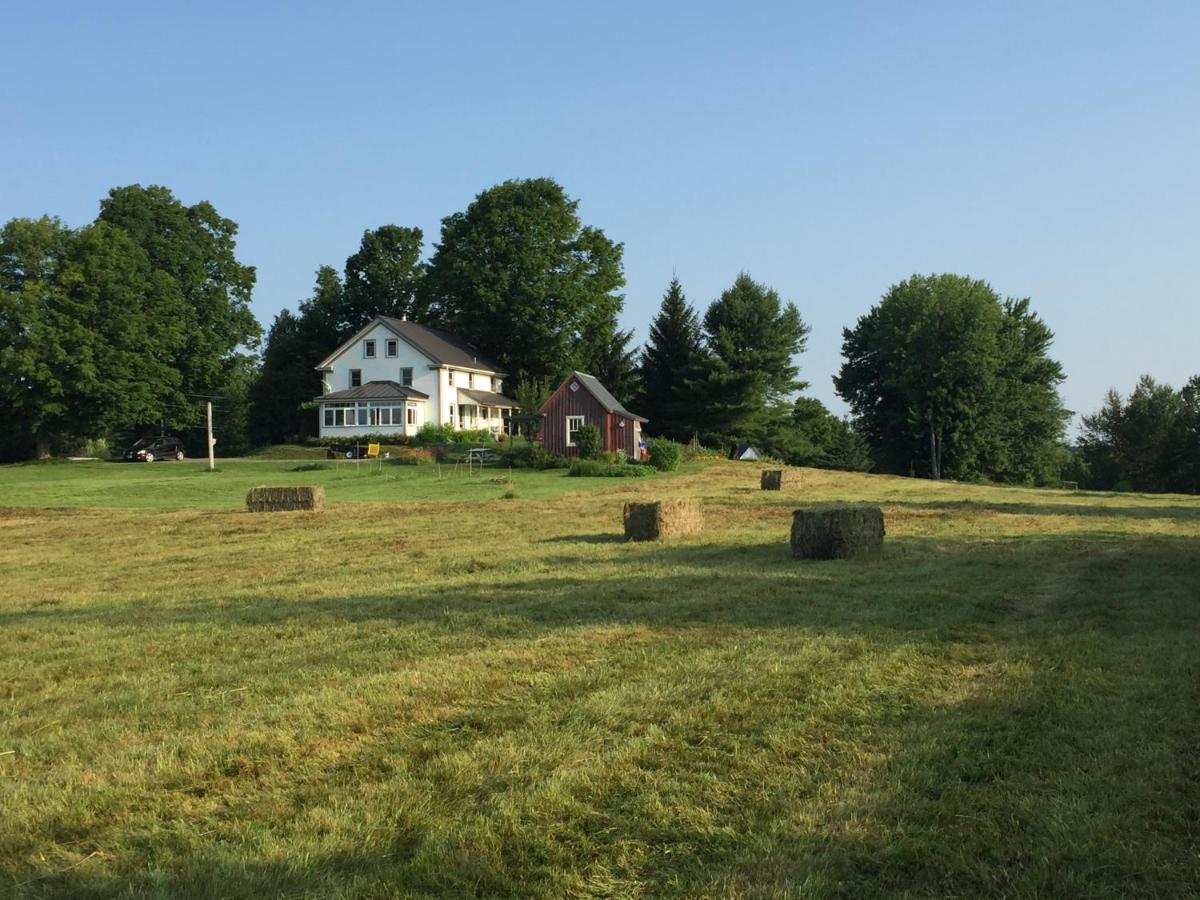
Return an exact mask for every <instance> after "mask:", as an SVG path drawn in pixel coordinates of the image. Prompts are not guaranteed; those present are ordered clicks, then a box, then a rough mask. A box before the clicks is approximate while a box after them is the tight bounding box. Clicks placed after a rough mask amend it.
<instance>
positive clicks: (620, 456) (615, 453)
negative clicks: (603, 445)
mask: <svg viewBox="0 0 1200 900" xmlns="http://www.w3.org/2000/svg"><path fill="white" fill-rule="evenodd" d="M597 459H599V460H600V461H601V462H606V463H608V464H609V465H613V466H620V465H624V464H625V463H626V462H627V460H626V457H625V454H624V453H622V452H621V451H620V450H601V451H600V455H599V456H598V457H597Z"/></svg>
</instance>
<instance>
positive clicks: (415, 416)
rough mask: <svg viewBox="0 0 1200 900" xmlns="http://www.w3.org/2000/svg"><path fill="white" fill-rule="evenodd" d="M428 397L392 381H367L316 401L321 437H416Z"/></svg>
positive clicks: (423, 417) (423, 416)
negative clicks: (393, 435)
mask: <svg viewBox="0 0 1200 900" xmlns="http://www.w3.org/2000/svg"><path fill="white" fill-rule="evenodd" d="M428 400H429V395H428V394H423V393H422V392H421V391H418V390H414V389H413V388H411V387H405V386H404V385H402V384H399V383H397V382H395V381H368V382H367V383H366V384H363V385H360V386H358V387H353V388H350V389H349V390H345V391H335V392H334V393H332V394H324V395H322V396H320V397H317V398H316V402H317V404H318V406H319V407H320V419H319V421H320V423H321V436H322V437H356V436H359V435H367V434H407V435H415V434H416V433H417V429H419V428H420V427H421V426H422V425H423V424H424V423H425V409H426V406H427V404H428Z"/></svg>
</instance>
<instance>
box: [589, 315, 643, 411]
mask: <svg viewBox="0 0 1200 900" xmlns="http://www.w3.org/2000/svg"><path fill="white" fill-rule="evenodd" d="M632 340H633V332H632V331H621V330H620V329H614V330H613V333H612V337H611V339H610V340H608V341H607V342H606V343H604V344H602V345H601V346H600V348H599V350H598V351H597V352H596V353H595V354H594V355H593V357H592V359H591V361H590V363H588V366H587V368H586V369H585V370H584V371H586V372H588V373H589V374H591V375H595V376H596V377H597V378H598V379H600V383H601V384H603V385H604V386H605V387H606V388H608V391H609V393H611V394H612V395H613V396H614V397H616V398H617V399H618V400H619V401H621V403H623V404H629V403H632V402H633V399H634V398H635V397H637V396H638V393H639V376H638V369H637V363H636V361H635V360H636V357H637V350H636V349H635V348H632V347H630V346H629V342H630V341H632Z"/></svg>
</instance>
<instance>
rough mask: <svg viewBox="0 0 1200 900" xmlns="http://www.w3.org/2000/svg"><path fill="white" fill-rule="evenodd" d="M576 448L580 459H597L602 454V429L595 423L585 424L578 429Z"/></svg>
mask: <svg viewBox="0 0 1200 900" xmlns="http://www.w3.org/2000/svg"><path fill="white" fill-rule="evenodd" d="M575 448H576V449H577V450H578V451H579V458H580V459H597V458H598V457H599V456H600V429H599V428H597V427H596V426H595V425H584V426H583V427H582V428H580V429H579V430H577V431H576V432H575Z"/></svg>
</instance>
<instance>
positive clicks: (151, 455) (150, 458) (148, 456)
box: [146, 453, 154, 462]
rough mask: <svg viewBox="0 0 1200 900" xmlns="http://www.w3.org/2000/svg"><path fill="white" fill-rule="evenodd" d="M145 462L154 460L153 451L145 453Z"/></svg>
mask: <svg viewBox="0 0 1200 900" xmlns="http://www.w3.org/2000/svg"><path fill="white" fill-rule="evenodd" d="M146 462H154V454H153V453H147V454H146Z"/></svg>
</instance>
